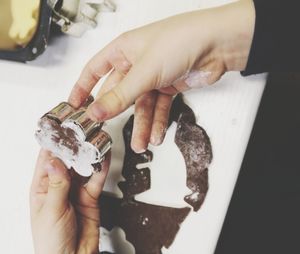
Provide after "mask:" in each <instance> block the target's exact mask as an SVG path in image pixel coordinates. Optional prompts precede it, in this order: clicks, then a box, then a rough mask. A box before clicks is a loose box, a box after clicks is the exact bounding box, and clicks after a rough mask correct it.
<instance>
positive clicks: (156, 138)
mask: <svg viewBox="0 0 300 254" xmlns="http://www.w3.org/2000/svg"><path fill="white" fill-rule="evenodd" d="M172 100H173V96H172V95H167V94H162V93H161V94H159V95H158V98H157V102H156V106H155V111H154V117H153V123H152V129H151V138H150V142H151V144H152V145H160V144H161V143H162V142H163V140H164V137H165V134H166V131H167V127H168V121H169V113H170V109H171V106H172Z"/></svg>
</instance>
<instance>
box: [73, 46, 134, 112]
mask: <svg viewBox="0 0 300 254" xmlns="http://www.w3.org/2000/svg"><path fill="white" fill-rule="evenodd" d="M112 68H114V69H115V70H117V71H118V72H120V73H123V74H126V73H127V72H128V71H129V69H130V68H131V63H130V62H129V61H128V60H127V58H126V57H125V55H124V54H123V52H122V51H121V50H118V49H117V48H114V47H113V46H112V45H108V46H107V47H106V48H104V49H103V50H101V51H100V52H99V53H98V54H96V55H95V56H94V57H93V58H92V59H91V60H90V61H89V62H88V64H87V65H86V66H85V67H84V69H83V71H82V72H81V75H80V77H79V79H78V81H77V82H76V84H75V86H74V88H73V89H72V91H71V95H70V97H69V102H70V104H71V105H73V106H74V107H75V108H78V107H79V106H80V105H82V103H84V102H85V100H86V98H87V97H88V96H89V95H90V93H91V91H92V89H93V88H94V86H95V85H96V84H97V82H98V81H99V80H100V79H101V78H102V77H103V76H104V75H105V74H107V73H108V72H109V71H110V70H111V69H112Z"/></svg>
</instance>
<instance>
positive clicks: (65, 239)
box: [30, 150, 109, 254]
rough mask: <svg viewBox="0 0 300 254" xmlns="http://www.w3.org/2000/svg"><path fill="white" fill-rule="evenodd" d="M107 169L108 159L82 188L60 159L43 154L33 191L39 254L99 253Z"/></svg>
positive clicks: (35, 239)
mask: <svg viewBox="0 0 300 254" xmlns="http://www.w3.org/2000/svg"><path fill="white" fill-rule="evenodd" d="M108 167H109V159H108V160H106V161H105V162H103V163H102V170H101V171H100V172H99V173H94V174H93V175H92V177H91V178H90V179H89V181H88V182H87V183H86V184H85V185H82V184H81V183H80V181H78V177H77V179H76V177H73V178H71V176H70V173H69V170H68V169H67V168H66V167H65V166H64V164H63V163H62V162H61V161H60V160H59V159H57V158H54V157H52V156H51V154H50V152H48V151H45V150H41V152H40V154H39V158H38V161H37V165H36V170H35V174H34V177H33V181H32V186H31V191H30V210H31V227H32V234H33V242H34V249H35V253H36V254H48V253H49V254H71V253H72V254H73V253H74V254H75V253H80V254H92V253H99V235H100V233H99V226H100V218H99V213H100V211H99V205H98V198H99V196H100V193H101V191H102V188H103V185H104V181H105V178H106V175H107V172H108Z"/></svg>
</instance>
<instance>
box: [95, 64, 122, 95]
mask: <svg viewBox="0 0 300 254" xmlns="http://www.w3.org/2000/svg"><path fill="white" fill-rule="evenodd" d="M123 78H124V74H123V73H121V72H119V71H117V70H114V71H112V73H111V74H110V75H109V76H108V77H107V79H106V80H105V82H104V84H103V85H102V86H101V88H100V90H99V92H98V93H97V96H96V98H95V99H96V100H98V99H99V98H100V97H101V96H102V95H103V94H105V93H107V92H108V91H109V90H111V89H112V88H113V87H115V86H116V85H117V84H119V83H120V81H121V80H122V79H123Z"/></svg>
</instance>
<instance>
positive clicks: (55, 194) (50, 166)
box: [44, 158, 71, 212]
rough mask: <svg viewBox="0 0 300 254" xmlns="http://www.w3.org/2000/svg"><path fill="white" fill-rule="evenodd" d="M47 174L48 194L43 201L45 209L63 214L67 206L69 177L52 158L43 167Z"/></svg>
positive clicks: (62, 167) (59, 163) (61, 164)
mask: <svg viewBox="0 0 300 254" xmlns="http://www.w3.org/2000/svg"><path fill="white" fill-rule="evenodd" d="M45 169H46V170H47V172H48V178H49V184H48V194H47V197H46V200H45V205H44V207H46V209H48V210H50V211H54V212H64V211H65V210H66V208H67V207H68V205H69V201H68V196H69V190H70V186H71V177H70V175H69V172H68V169H67V168H66V167H65V165H64V164H63V163H62V161H60V160H59V159H57V158H52V159H51V160H50V161H48V163H47V165H45Z"/></svg>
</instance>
